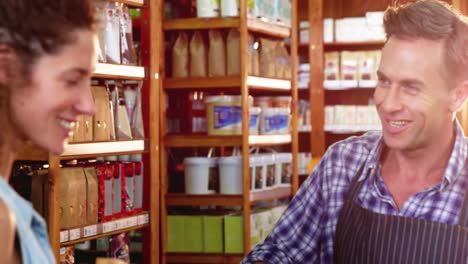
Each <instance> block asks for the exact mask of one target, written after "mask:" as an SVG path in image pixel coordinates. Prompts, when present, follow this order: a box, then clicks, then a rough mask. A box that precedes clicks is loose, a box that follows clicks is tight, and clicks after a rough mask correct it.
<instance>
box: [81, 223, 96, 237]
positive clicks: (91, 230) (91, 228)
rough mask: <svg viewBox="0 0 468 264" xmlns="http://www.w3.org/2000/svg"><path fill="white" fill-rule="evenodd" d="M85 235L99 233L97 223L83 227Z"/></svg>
mask: <svg viewBox="0 0 468 264" xmlns="http://www.w3.org/2000/svg"><path fill="white" fill-rule="evenodd" d="M83 233H84V237H90V236H95V235H97V225H91V226H87V227H85V228H84V229H83Z"/></svg>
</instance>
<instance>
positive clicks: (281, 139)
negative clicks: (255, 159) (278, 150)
mask: <svg viewBox="0 0 468 264" xmlns="http://www.w3.org/2000/svg"><path fill="white" fill-rule="evenodd" d="M289 143H291V135H252V136H249V144H250V145H253V146H271V145H283V144H289Z"/></svg>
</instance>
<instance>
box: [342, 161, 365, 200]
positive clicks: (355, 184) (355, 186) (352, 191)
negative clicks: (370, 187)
mask: <svg viewBox="0 0 468 264" xmlns="http://www.w3.org/2000/svg"><path fill="white" fill-rule="evenodd" d="M365 164H366V163H365V162H364V163H363V164H362V165H361V166H360V167H359V169H358V172H357V173H356V175H354V178H353V180H352V181H351V186H350V187H349V192H348V195H347V198H346V201H350V202H353V201H354V200H355V198H356V196H357V195H358V193H359V190H360V189H361V186H362V184H363V183H364V182H365V179H366V178H367V176H366V177H365V178H364V179H363V180H362V181H359V178H361V175H362V173H363V172H364V167H365V166H366V165H365Z"/></svg>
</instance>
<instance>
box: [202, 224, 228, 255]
mask: <svg viewBox="0 0 468 264" xmlns="http://www.w3.org/2000/svg"><path fill="white" fill-rule="evenodd" d="M202 219H203V248H204V250H203V251H204V252H207V253H222V252H223V217H222V216H203V218H202Z"/></svg>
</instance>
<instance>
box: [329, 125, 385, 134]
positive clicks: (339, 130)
mask: <svg viewBox="0 0 468 264" xmlns="http://www.w3.org/2000/svg"><path fill="white" fill-rule="evenodd" d="M324 130H325V132H327V133H332V134H355V133H364V132H368V131H380V130H382V127H381V126H365V127H361V126H330V125H325V128H324Z"/></svg>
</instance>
